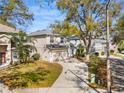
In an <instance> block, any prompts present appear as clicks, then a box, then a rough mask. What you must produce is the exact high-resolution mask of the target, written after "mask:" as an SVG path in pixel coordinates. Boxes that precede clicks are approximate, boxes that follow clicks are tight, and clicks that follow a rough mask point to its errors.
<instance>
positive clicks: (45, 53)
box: [32, 36, 67, 62]
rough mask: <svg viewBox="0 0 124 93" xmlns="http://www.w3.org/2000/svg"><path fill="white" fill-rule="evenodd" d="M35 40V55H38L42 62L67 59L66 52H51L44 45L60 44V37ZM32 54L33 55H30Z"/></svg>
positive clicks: (45, 37)
mask: <svg viewBox="0 0 124 93" xmlns="http://www.w3.org/2000/svg"><path fill="white" fill-rule="evenodd" d="M34 38H35V40H36V41H35V47H36V49H37V53H39V54H40V58H41V59H42V60H46V61H50V62H53V61H55V60H57V59H61V58H63V59H65V58H67V56H66V55H67V50H66V51H63V50H61V51H58V52H55V51H51V50H49V49H48V48H46V45H49V44H61V37H59V36H37V37H34ZM51 39H53V42H51ZM32 54H34V53H32Z"/></svg>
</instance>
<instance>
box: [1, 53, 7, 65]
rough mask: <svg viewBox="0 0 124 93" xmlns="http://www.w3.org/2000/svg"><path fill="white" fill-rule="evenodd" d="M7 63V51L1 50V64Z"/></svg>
mask: <svg viewBox="0 0 124 93" xmlns="http://www.w3.org/2000/svg"><path fill="white" fill-rule="evenodd" d="M4 63H6V53H5V52H0V65H2V64H4Z"/></svg>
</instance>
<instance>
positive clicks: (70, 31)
mask: <svg viewBox="0 0 124 93" xmlns="http://www.w3.org/2000/svg"><path fill="white" fill-rule="evenodd" d="M51 28H52V29H53V32H54V33H58V34H61V35H63V36H71V35H76V36H80V31H79V30H78V28H77V27H76V26H75V25H72V24H70V23H69V22H67V21H64V22H55V23H54V24H52V25H51Z"/></svg>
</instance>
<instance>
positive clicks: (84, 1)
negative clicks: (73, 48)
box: [56, 0, 121, 61]
mask: <svg viewBox="0 0 124 93" xmlns="http://www.w3.org/2000/svg"><path fill="white" fill-rule="evenodd" d="M105 3H106V2H105V1H104V0H103V1H101V0H57V3H56V5H57V7H58V8H59V9H60V10H62V11H63V12H65V13H67V15H66V20H68V21H70V22H71V23H73V24H75V25H76V26H77V27H78V29H79V30H80V32H81V35H80V37H81V39H82V40H83V42H84V45H85V48H86V55H87V56H86V59H87V61H89V53H90V49H91V44H92V41H93V39H95V38H96V37H99V36H100V35H101V32H102V31H105V30H106V22H105V17H106V15H105V14H106V9H105ZM120 9H121V4H120V2H116V0H113V1H112V2H111V5H110V13H109V14H110V15H109V16H110V26H111V25H113V22H112V18H115V17H116V16H117V15H118V14H119V13H120Z"/></svg>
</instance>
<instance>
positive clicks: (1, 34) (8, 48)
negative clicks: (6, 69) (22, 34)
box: [0, 24, 18, 67]
mask: <svg viewBox="0 0 124 93" xmlns="http://www.w3.org/2000/svg"><path fill="white" fill-rule="evenodd" d="M17 32H18V30H16V29H14V28H11V27H9V26H6V25H2V24H0V67H3V66H6V65H9V64H10V63H11V61H13V56H12V44H11V40H10V38H11V35H10V34H11V33H17Z"/></svg>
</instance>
